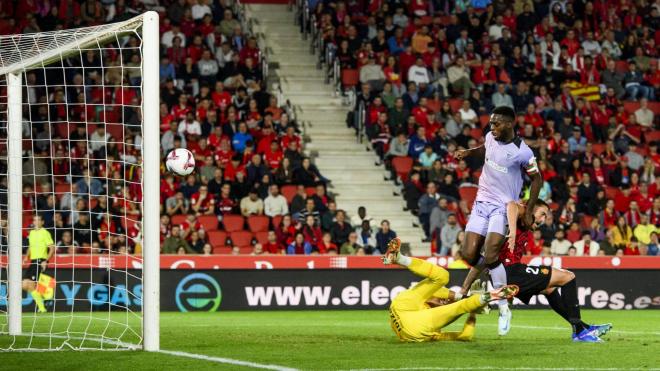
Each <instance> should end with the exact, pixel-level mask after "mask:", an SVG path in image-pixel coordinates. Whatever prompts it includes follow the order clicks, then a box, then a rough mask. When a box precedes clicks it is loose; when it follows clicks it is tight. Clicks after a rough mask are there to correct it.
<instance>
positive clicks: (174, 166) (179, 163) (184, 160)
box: [165, 148, 195, 176]
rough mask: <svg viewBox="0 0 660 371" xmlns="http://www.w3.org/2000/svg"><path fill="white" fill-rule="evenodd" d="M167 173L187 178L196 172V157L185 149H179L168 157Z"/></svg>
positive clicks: (166, 162) (166, 163)
mask: <svg viewBox="0 0 660 371" xmlns="http://www.w3.org/2000/svg"><path fill="white" fill-rule="evenodd" d="M165 167H167V171H170V172H172V173H174V174H176V175H179V176H186V175H188V174H190V173H192V172H193V170H195V157H194V156H193V154H192V152H190V151H188V150H187V149H185V148H177V149H174V150H172V152H170V153H169V154H168V155H167V160H166V161H165Z"/></svg>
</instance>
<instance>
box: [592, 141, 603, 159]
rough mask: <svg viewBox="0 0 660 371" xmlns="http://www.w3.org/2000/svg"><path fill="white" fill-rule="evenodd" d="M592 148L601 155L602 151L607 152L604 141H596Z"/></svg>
mask: <svg viewBox="0 0 660 371" xmlns="http://www.w3.org/2000/svg"><path fill="white" fill-rule="evenodd" d="M591 148H592V149H593V152H594V154H596V155H598V156H600V155H601V153H603V152H605V144H604V143H594V144H593V145H592V146H591Z"/></svg>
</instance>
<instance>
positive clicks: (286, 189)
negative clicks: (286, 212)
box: [281, 184, 298, 203]
mask: <svg viewBox="0 0 660 371" xmlns="http://www.w3.org/2000/svg"><path fill="white" fill-rule="evenodd" d="M297 188H298V187H296V186H295V185H290V184H289V185H285V186H282V189H281V192H282V196H284V198H286V202H288V203H291V201H293V198H294V197H295V196H296V189H297Z"/></svg>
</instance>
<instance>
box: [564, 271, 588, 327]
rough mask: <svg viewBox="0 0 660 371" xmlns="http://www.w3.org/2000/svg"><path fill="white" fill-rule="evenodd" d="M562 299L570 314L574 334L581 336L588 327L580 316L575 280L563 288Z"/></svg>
mask: <svg viewBox="0 0 660 371" xmlns="http://www.w3.org/2000/svg"><path fill="white" fill-rule="evenodd" d="M561 299H562V302H563V303H564V307H565V308H566V312H567V313H568V322H570V323H571V326H573V332H574V333H576V334H579V333H580V332H581V331H582V330H584V329H586V327H587V326H585V325H586V324H585V323H584V322H582V318H581V316H580V303H579V301H578V296H577V283H576V282H575V279H573V280H571V281H570V282H569V283H567V284H565V285H564V286H562V287H561Z"/></svg>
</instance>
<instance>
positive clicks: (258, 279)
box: [0, 269, 660, 312]
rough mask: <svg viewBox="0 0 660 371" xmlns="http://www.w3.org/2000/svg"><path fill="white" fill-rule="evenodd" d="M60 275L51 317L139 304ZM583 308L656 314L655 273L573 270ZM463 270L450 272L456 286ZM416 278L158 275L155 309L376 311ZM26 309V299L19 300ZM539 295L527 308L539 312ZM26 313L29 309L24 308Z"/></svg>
mask: <svg viewBox="0 0 660 371" xmlns="http://www.w3.org/2000/svg"><path fill="white" fill-rule="evenodd" d="M71 272H72V271H71V270H67V269H59V270H58V271H57V274H56V275H55V279H56V280H57V282H58V283H57V287H56V293H55V300H53V301H49V302H48V305H49V306H53V305H54V306H55V310H57V311H72V310H75V311H88V310H100V311H107V310H112V309H121V308H124V307H130V308H131V309H132V310H139V309H140V306H141V305H142V301H141V296H142V285H141V282H140V281H139V280H138V279H137V277H138V275H139V274H140V273H141V272H140V271H139V270H129V271H127V272H117V271H113V270H109V269H90V270H84V271H83V270H76V272H75V277H72V275H71ZM575 273H576V275H577V279H578V281H577V282H578V287H579V288H578V295H579V298H580V303H581V305H582V306H583V307H584V308H594V309H660V289H659V286H658V285H657V279H658V272H657V271H654V270H634V269H628V270H575ZM465 274H466V271H463V270H459V271H451V281H450V285H449V286H458V285H460V283H461V282H462V281H463V278H464V277H465ZM417 281H418V278H417V277H415V276H414V275H412V274H411V273H409V272H408V271H406V270H392V269H387V270H373V269H359V270H351V269H341V270H318V269H317V270H169V269H168V270H162V271H161V310H163V311H181V312H191V311H222V310H283V309H285V310H291V309H381V308H386V307H387V306H388V305H389V303H390V301H391V299H392V298H393V297H395V296H396V295H397V294H398V293H399V292H401V291H403V290H405V289H406V288H408V287H410V286H411V285H414V284H415V283H416V282H417ZM23 297H24V300H23V304H24V306H25V308H26V310H30V309H31V308H32V307H33V303H32V297H31V296H29V295H24V296H23ZM546 305H547V302H546V301H545V298H544V297H543V296H538V297H535V298H533V299H532V302H531V303H530V305H529V306H524V305H520V308H545V307H546ZM5 306H6V282H2V284H0V307H5ZM28 308H30V309H28ZM0 310H1V309H0Z"/></svg>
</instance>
